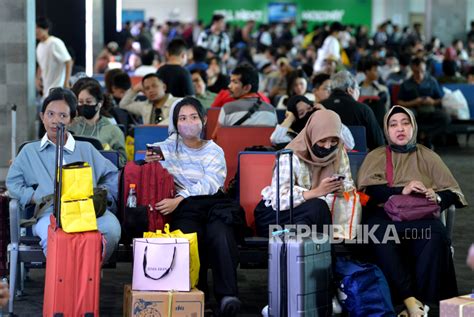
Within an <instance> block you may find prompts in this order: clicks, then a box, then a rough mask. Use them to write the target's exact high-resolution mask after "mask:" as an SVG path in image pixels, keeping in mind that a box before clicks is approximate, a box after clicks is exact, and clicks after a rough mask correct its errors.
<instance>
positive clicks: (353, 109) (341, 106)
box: [321, 70, 384, 150]
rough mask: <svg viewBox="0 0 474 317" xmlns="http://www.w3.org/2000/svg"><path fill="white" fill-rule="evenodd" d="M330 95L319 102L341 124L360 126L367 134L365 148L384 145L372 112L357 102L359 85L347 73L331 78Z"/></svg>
mask: <svg viewBox="0 0 474 317" xmlns="http://www.w3.org/2000/svg"><path fill="white" fill-rule="evenodd" d="M331 90H332V93H331V95H330V96H329V98H328V99H326V100H324V101H322V102H321V104H322V105H323V106H324V107H326V109H329V110H333V111H334V112H336V113H337V114H338V115H339V117H341V121H342V123H343V124H345V125H347V126H351V125H360V126H364V127H365V131H366V133H367V147H368V148H369V150H372V149H375V148H377V147H379V146H381V145H383V144H384V139H383V134H382V130H381V129H380V127H379V125H378V123H377V120H376V119H375V115H374V112H373V111H372V109H370V108H369V106H367V105H366V104H363V103H360V102H357V99H358V98H359V95H360V92H359V84H357V82H356V80H355V78H354V76H352V75H351V73H349V72H348V71H345V70H343V71H340V72H338V73H336V74H334V75H333V76H331Z"/></svg>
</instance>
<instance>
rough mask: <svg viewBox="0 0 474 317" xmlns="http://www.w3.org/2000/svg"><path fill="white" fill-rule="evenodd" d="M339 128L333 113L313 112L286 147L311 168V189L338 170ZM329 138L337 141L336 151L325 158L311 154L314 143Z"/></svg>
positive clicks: (338, 119)
mask: <svg viewBox="0 0 474 317" xmlns="http://www.w3.org/2000/svg"><path fill="white" fill-rule="evenodd" d="M341 127H342V123H341V119H340V118H339V116H338V115H337V113H335V112H334V111H332V110H325V109H324V110H318V111H315V112H314V113H313V114H312V115H311V117H310V118H309V120H308V122H307V123H306V126H305V127H304V128H303V130H301V132H300V133H299V134H298V136H297V137H296V138H294V139H293V141H291V142H290V143H289V144H288V145H287V147H286V148H287V149H291V150H293V152H294V154H295V155H296V156H298V158H299V159H300V160H302V161H304V162H306V163H308V164H309V166H310V167H311V173H312V177H311V188H316V187H317V186H318V185H319V184H320V183H321V180H322V179H324V178H326V177H330V176H332V175H333V174H334V173H335V172H336V171H337V170H338V167H339V157H340V152H339V151H344V144H343V142H342V140H341ZM329 137H337V138H338V139H339V143H338V147H337V149H336V150H335V151H333V152H331V153H330V154H329V155H327V156H325V157H322V158H319V157H317V156H316V155H315V154H314V153H313V151H312V147H313V146H314V145H315V144H316V142H318V141H320V140H322V139H326V138H329Z"/></svg>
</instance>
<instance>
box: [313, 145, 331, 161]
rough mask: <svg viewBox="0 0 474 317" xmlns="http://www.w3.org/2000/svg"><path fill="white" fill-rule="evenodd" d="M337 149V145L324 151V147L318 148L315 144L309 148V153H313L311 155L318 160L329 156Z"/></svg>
mask: <svg viewBox="0 0 474 317" xmlns="http://www.w3.org/2000/svg"><path fill="white" fill-rule="evenodd" d="M336 149H337V144H336V145H334V146H331V147H330V148H329V149H326V148H325V147H320V146H318V145H317V144H315V145H313V147H312V148H311V151H313V154H314V155H316V156H317V157H319V158H323V157H326V156H328V155H329V154H331V153H332V152H334V151H335V150H336Z"/></svg>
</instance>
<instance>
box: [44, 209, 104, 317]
mask: <svg viewBox="0 0 474 317" xmlns="http://www.w3.org/2000/svg"><path fill="white" fill-rule="evenodd" d="M102 245H103V238H102V234H101V233H100V232H99V231H88V232H80V233H66V232H64V231H63V230H62V229H61V228H57V227H56V220H55V217H54V216H53V215H51V225H50V226H49V227H48V251H47V255H46V258H47V259H48V260H47V261H46V277H45V285H44V303H43V316H56V314H58V313H60V314H62V315H61V316H99V293H100V268H101V265H102V252H103V251H102ZM104 252H105V246H104Z"/></svg>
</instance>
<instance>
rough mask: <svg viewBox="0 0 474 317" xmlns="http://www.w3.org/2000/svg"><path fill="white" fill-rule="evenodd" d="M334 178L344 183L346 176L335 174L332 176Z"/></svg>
mask: <svg viewBox="0 0 474 317" xmlns="http://www.w3.org/2000/svg"><path fill="white" fill-rule="evenodd" d="M332 177H333V178H334V179H335V180H338V181H342V180H343V179H345V178H346V176H345V175H344V174H334V175H332Z"/></svg>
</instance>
